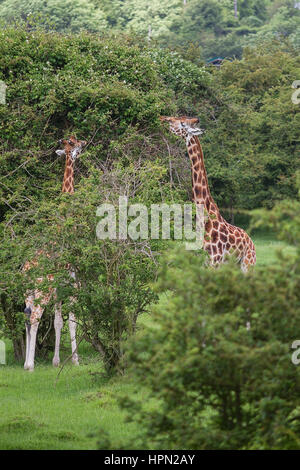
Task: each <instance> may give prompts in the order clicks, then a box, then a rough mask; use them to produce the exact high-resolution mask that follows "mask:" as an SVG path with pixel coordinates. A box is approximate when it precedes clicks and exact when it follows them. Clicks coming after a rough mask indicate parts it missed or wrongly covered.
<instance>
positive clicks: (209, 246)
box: [160, 116, 256, 272]
mask: <svg viewBox="0 0 300 470" xmlns="http://www.w3.org/2000/svg"><path fill="white" fill-rule="evenodd" d="M160 120H161V121H166V122H168V123H169V126H170V131H171V132H172V133H173V134H175V135H177V136H179V137H182V138H183V139H184V140H185V142H186V146H187V151H188V154H189V158H190V161H191V165H192V186H193V199H194V202H195V203H196V204H199V205H203V207H204V209H205V211H206V213H207V217H206V220H205V231H204V243H203V248H204V250H205V251H207V253H208V254H209V257H210V263H211V265H218V264H220V263H223V262H224V261H225V258H226V256H227V255H228V254H230V255H231V254H233V255H235V256H236V258H237V260H238V262H239V263H240V265H241V269H242V270H243V271H244V272H246V271H247V270H248V267H249V265H254V264H255V263H256V254H255V247H254V243H253V241H252V240H251V238H250V237H249V235H248V234H247V233H246V232H245V230H243V229H241V228H239V227H235V226H234V225H231V224H229V223H228V222H227V221H226V220H225V219H224V218H223V217H222V216H221V214H220V211H219V208H218V206H217V204H216V203H215V201H214V199H213V197H212V195H211V193H210V190H209V185H208V180H207V173H206V169H205V165H204V157H203V151H202V147H201V144H200V141H199V138H198V135H200V134H202V133H203V131H202V130H201V129H198V128H194V127H192V126H193V125H194V124H196V123H198V122H199V120H198V119H197V118H188V117H186V116H182V117H167V116H161V118H160Z"/></svg>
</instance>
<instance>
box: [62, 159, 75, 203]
mask: <svg viewBox="0 0 300 470" xmlns="http://www.w3.org/2000/svg"><path fill="white" fill-rule="evenodd" d="M62 192H63V193H71V194H72V193H74V161H73V160H72V158H71V155H70V153H69V152H66V166H65V173H64V179H63V185H62Z"/></svg>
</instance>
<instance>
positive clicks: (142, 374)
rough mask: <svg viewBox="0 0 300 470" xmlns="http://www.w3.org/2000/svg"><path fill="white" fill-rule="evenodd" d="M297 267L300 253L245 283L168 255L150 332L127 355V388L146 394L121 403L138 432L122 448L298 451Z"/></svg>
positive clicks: (233, 274) (234, 274) (226, 271)
mask: <svg viewBox="0 0 300 470" xmlns="http://www.w3.org/2000/svg"><path fill="white" fill-rule="evenodd" d="M297 220H298V222H297V223H299V215H298V216H297ZM299 239H300V238H299V233H298V244H299ZM299 265H300V264H299V254H298V255H297V257H288V258H284V257H283V256H280V257H279V258H278V259H277V262H276V264H273V265H272V266H269V267H268V269H264V268H256V270H254V271H251V272H250V273H248V275H247V276H245V275H243V274H242V273H241V272H240V271H239V270H238V269H236V267H235V266H234V265H232V264H227V265H224V266H222V267H221V268H220V269H218V270H215V269H207V268H205V267H203V263H202V261H201V258H199V257H196V256H195V255H187V253H182V252H178V253H174V254H173V255H171V256H170V255H169V257H168V258H167V259H166V260H165V263H164V264H163V266H162V270H161V272H160V278H159V282H158V292H159V293H160V302H159V304H158V305H157V306H156V307H155V308H154V309H153V313H152V323H151V325H150V326H149V327H147V328H146V329H144V330H143V331H142V332H141V334H139V335H138V336H137V337H136V338H135V339H134V340H133V341H132V343H131V346H130V347H129V349H128V351H127V361H128V363H129V366H130V367H129V370H130V374H131V379H132V381H133V382H134V383H135V382H136V383H137V389H138V387H141V386H142V385H143V386H146V387H147V388H148V389H149V394H148V395H147V398H146V399H144V400H143V401H142V400H135V399H133V398H132V396H130V397H128V396H125V395H123V398H122V400H121V405H122V408H123V409H126V410H127V413H128V419H129V420H130V421H131V420H132V421H135V422H139V423H140V426H141V428H143V433H141V435H140V436H139V439H135V441H134V442H133V441H132V442H131V441H130V442H127V443H125V447H124V448H158V449H298V448H299V446H300V443H299V437H298V436H299V427H298V420H299V405H300V403H299V389H300V370H299V368H297V366H296V365H294V364H293V363H292V361H291V358H292V352H293V350H291V345H292V343H293V341H294V340H295V339H298V338H299V336H300V329H299V321H298V311H299V305H300V297H299V282H300V271H299ZM183 273H184V275H183ZM153 400H154V401H155V402H156V403H157V404H158V406H156V408H155V409H153V410H151V413H149V412H148V411H147V409H146V406H147V405H146V404H148V403H150V402H151V401H153ZM103 445H104V444H103ZM105 445H106V447H105V448H107V445H111V446H112V447H111V448H114V442H113V441H111V442H110V443H109V440H108V441H106V442H105ZM100 447H101V448H102V444H101V441H100Z"/></svg>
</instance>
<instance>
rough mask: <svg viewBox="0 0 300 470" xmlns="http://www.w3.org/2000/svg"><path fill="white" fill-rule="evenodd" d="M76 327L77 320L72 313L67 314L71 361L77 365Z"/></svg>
mask: <svg viewBox="0 0 300 470" xmlns="http://www.w3.org/2000/svg"><path fill="white" fill-rule="evenodd" d="M76 328H77V322H76V318H75V315H74V313H72V312H71V313H70V314H69V329H70V337H71V347H72V362H73V364H75V365H76V366H78V365H79V360H78V353H77V344H76Z"/></svg>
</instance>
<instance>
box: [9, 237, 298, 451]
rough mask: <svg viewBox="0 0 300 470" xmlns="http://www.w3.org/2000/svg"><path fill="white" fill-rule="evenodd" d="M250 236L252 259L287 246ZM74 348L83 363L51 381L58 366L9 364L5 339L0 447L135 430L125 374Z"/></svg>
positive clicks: (86, 439)
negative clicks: (110, 374) (127, 411)
mask: <svg viewBox="0 0 300 470" xmlns="http://www.w3.org/2000/svg"><path fill="white" fill-rule="evenodd" d="M253 239H254V242H255V244H256V248H257V264H258V265H268V264H271V263H272V262H274V260H275V253H276V250H278V249H283V250H284V252H286V253H291V252H292V250H293V248H292V247H289V246H287V245H285V244H284V243H283V242H278V241H275V240H274V239H273V238H272V237H271V236H270V235H266V234H265V235H261V234H260V235H256V236H253ZM147 321H149V320H148V319H147V316H144V317H141V323H147ZM79 353H80V355H81V358H82V360H83V364H81V365H80V366H79V367H72V366H71V365H67V366H65V368H64V370H63V372H62V373H61V375H60V377H59V379H58V381H56V378H57V373H58V370H57V369H54V368H53V367H52V366H51V365H50V363H49V365H48V364H38V365H37V367H36V369H35V371H34V373H29V372H25V371H24V370H23V368H22V365H21V364H14V363H13V355H12V350H11V345H10V343H9V342H7V365H6V366H3V365H2V366H0V449H95V448H96V446H97V439H98V437H99V432H100V431H99V430H100V429H103V430H104V431H106V432H107V433H109V434H110V435H111V436H113V440H114V442H120V443H122V442H126V437H128V436H135V435H138V432H139V430H138V428H137V426H136V425H135V424H134V423H130V424H128V423H126V422H125V420H124V414H123V412H122V411H120V410H119V408H118V406H117V400H116V395H117V394H118V393H119V391H122V392H124V393H128V394H131V393H133V386H132V384H131V383H130V380H129V379H128V378H127V377H126V376H125V377H118V378H115V379H111V380H108V379H106V378H105V377H104V375H103V371H102V366H101V363H100V362H99V361H98V359H97V357H96V356H95V354H94V353H93V352H92V351H90V350H89V349H87V347H86V346H83V347H82V348H81V350H79ZM67 354H69V351H68V350H66V351H65V355H67ZM140 393H142V392H140Z"/></svg>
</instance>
